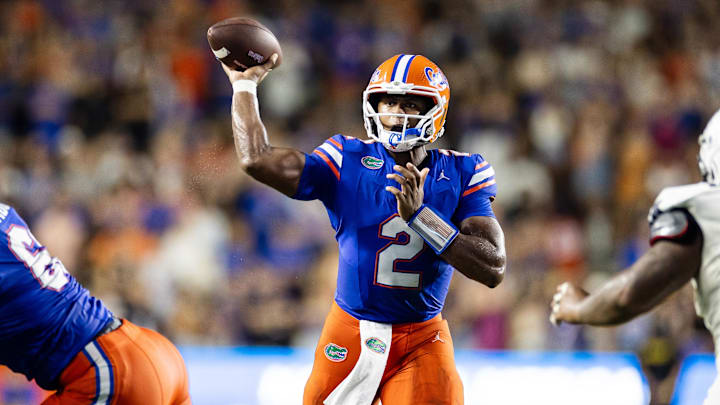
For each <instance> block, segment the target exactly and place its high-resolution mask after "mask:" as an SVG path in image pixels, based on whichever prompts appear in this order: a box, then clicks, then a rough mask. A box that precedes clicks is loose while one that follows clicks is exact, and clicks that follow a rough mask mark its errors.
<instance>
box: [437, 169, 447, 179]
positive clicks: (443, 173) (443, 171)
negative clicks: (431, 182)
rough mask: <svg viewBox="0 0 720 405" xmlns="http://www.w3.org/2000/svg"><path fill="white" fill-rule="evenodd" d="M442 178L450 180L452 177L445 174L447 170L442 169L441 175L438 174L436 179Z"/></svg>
mask: <svg viewBox="0 0 720 405" xmlns="http://www.w3.org/2000/svg"><path fill="white" fill-rule="evenodd" d="M440 180H450V177H448V176H446V175H445V170H440V176H438V178H437V180H436V181H440Z"/></svg>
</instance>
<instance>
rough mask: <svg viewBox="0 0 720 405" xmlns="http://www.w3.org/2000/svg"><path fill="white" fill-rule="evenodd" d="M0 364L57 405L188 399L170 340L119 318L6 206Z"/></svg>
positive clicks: (2, 214) (2, 209)
mask: <svg viewBox="0 0 720 405" xmlns="http://www.w3.org/2000/svg"><path fill="white" fill-rule="evenodd" d="M0 325H2V327H1V328H0V364H2V365H6V366H8V367H9V368H10V369H11V370H13V371H15V372H17V373H21V374H23V375H25V376H26V377H27V378H28V380H33V379H34V380H35V381H36V383H37V384H38V385H39V386H40V387H41V388H43V389H46V390H57V392H56V393H55V394H53V395H51V396H50V397H49V398H47V399H46V400H45V402H43V404H46V405H54V404H63V405H65V404H68V405H70V404H78V405H80V404H83V405H86V404H105V405H116V404H117V405H119V404H136V403H143V404H156V405H174V404H189V403H190V397H189V392H188V381H187V371H186V369H185V364H184V362H183V359H182V357H181V356H180V353H179V352H178V351H177V349H176V348H175V346H173V344H172V343H170V341H168V340H167V339H166V338H164V337H163V336H161V335H160V334H158V333H156V332H153V331H151V330H149V329H145V328H140V327H138V326H135V325H133V324H132V323H131V322H129V321H127V320H120V319H117V318H116V317H115V316H114V315H113V314H112V313H111V312H110V310H109V309H108V308H107V307H105V305H104V304H103V303H102V302H101V301H100V300H99V299H97V298H95V297H93V296H91V295H90V293H89V292H88V290H86V289H85V288H84V287H83V286H82V285H80V284H79V283H78V282H77V280H75V278H74V277H73V276H72V275H70V274H69V273H68V272H67V270H66V269H65V267H64V266H63V264H62V262H61V261H60V260H58V259H57V258H54V257H52V256H51V255H50V254H49V252H48V251H47V249H46V248H45V247H44V246H43V245H41V244H40V242H38V241H37V239H35V236H33V234H32V233H31V232H30V229H29V227H28V226H27V224H26V223H25V221H23V219H22V218H20V216H19V215H18V214H17V212H16V211H15V210H14V209H13V208H12V207H9V206H7V205H4V204H0Z"/></svg>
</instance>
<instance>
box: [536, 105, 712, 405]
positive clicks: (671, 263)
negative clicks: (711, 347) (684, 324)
mask: <svg viewBox="0 0 720 405" xmlns="http://www.w3.org/2000/svg"><path fill="white" fill-rule="evenodd" d="M699 142H700V153H699V155H698V165H699V167H700V173H701V174H702V177H703V181H702V182H700V183H697V184H689V185H684V186H678V187H669V188H666V189H664V190H662V191H661V192H660V194H659V195H658V197H657V199H656V200H655V204H654V205H653V207H652V208H651V209H650V214H649V215H648V221H649V222H650V245H651V247H650V249H649V250H648V251H647V252H646V253H645V254H644V255H643V256H642V257H640V258H639V259H638V260H637V261H636V262H635V264H633V265H632V266H631V267H630V268H628V269H627V270H625V271H623V272H621V273H619V274H617V275H616V276H615V277H613V278H612V279H610V280H609V281H607V282H606V283H605V284H604V285H603V286H601V287H600V288H599V289H598V290H597V291H595V292H593V293H592V294H588V293H587V292H585V291H583V290H582V289H581V288H579V287H577V286H575V285H573V284H571V283H563V284H561V285H560V286H559V287H558V288H557V292H556V294H555V295H554V296H553V299H552V303H551V310H552V313H551V315H550V320H551V321H552V322H553V323H560V322H567V323H581V324H589V325H615V324H619V323H623V322H627V321H629V320H631V319H632V318H634V317H635V316H637V315H639V314H642V313H643V312H646V311H648V310H650V309H652V308H653V307H655V306H656V305H658V304H659V303H660V302H662V301H663V300H664V299H665V298H666V297H667V296H668V295H670V294H672V293H673V292H674V291H677V290H678V289H680V288H681V287H682V286H684V285H685V284H686V283H687V282H688V281H690V282H691V283H692V285H693V287H694V288H695V291H696V294H695V308H696V310H697V313H698V315H700V316H702V317H703V318H704V320H705V325H706V326H707V328H708V329H709V330H710V332H711V333H712V335H713V340H714V342H715V347H716V348H718V347H720V345H718V343H720V342H718V339H720V187H718V186H720V111H718V112H716V113H715V115H714V116H713V117H712V118H711V119H710V122H709V123H708V124H707V127H705V130H704V132H703V134H702V135H700V138H699ZM718 381H719V380H718V379H716V380H715V383H714V384H713V385H712V387H711V388H710V392H709V393H708V397H707V399H706V400H705V404H708V405H709V404H718V403H720V382H718Z"/></svg>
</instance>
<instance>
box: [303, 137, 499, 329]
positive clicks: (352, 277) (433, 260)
mask: <svg viewBox="0 0 720 405" xmlns="http://www.w3.org/2000/svg"><path fill="white" fill-rule="evenodd" d="M426 163H427V167H428V168H429V169H430V172H429V173H428V175H427V178H426V180H425V187H424V191H425V197H424V198H425V200H424V203H425V204H426V205H428V206H430V207H432V208H433V210H434V211H435V212H436V213H438V214H440V215H441V216H443V217H444V218H446V219H447V220H450V221H452V223H453V224H455V226H458V227H459V225H460V223H461V222H462V221H463V220H464V219H465V218H468V217H472V216H491V217H494V214H493V211H492V207H491V202H492V200H493V198H494V197H495V193H496V191H497V186H496V184H495V172H494V171H493V168H492V167H491V166H490V165H489V164H488V163H487V162H486V161H485V160H484V159H483V158H482V157H481V156H480V155H470V154H467V153H458V152H454V151H448V150H443V149H435V150H429V151H428V158H427V159H426ZM394 165H395V161H394V160H393V158H392V156H391V155H390V154H389V153H388V152H387V150H386V149H385V148H384V147H383V146H382V144H379V143H375V142H373V141H365V140H359V139H356V138H352V137H347V136H342V135H335V136H333V137H332V138H330V139H328V140H327V141H326V142H325V143H323V144H322V145H320V146H319V147H318V148H317V149H315V151H313V153H312V154H308V155H306V159H305V167H304V169H303V172H302V176H301V178H300V184H299V186H298V191H297V193H296V195H295V196H294V198H297V199H300V200H311V199H320V200H321V201H322V202H323V204H324V205H325V208H326V209H327V212H328V215H329V217H330V223H331V224H332V226H333V228H334V229H335V232H336V236H335V237H336V239H337V241H338V246H339V252H340V260H339V265H338V279H337V290H336V292H335V301H336V302H337V304H338V305H339V306H340V307H341V308H342V309H344V310H345V311H347V312H348V313H350V314H351V315H353V316H354V317H356V318H358V319H364V320H370V321H375V322H383V323H404V322H421V321H424V320H427V319H430V318H432V317H434V316H435V315H437V314H438V313H439V312H440V311H441V310H442V308H443V305H444V303H445V297H446V295H447V291H448V287H449V285H450V279H451V277H452V274H453V267H452V266H450V265H449V264H448V263H446V262H445V261H444V260H442V259H441V258H440V257H439V256H438V255H437V254H435V252H434V251H433V250H432V249H431V248H430V247H429V246H428V245H427V244H426V243H425V241H424V240H423V239H422V237H420V235H418V234H417V233H416V232H415V231H413V230H412V229H410V228H409V227H408V225H407V223H406V222H405V221H404V220H403V219H402V218H401V217H400V216H399V215H398V213H397V201H396V199H395V196H394V195H392V194H391V193H390V192H388V191H386V190H385V187H386V186H389V185H392V186H395V187H398V188H399V185H398V183H397V182H395V181H394V180H391V179H387V178H386V177H385V176H386V175H387V174H389V173H394V170H393V166H394Z"/></svg>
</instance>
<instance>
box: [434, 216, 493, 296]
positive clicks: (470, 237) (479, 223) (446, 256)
mask: <svg viewBox="0 0 720 405" xmlns="http://www.w3.org/2000/svg"><path fill="white" fill-rule="evenodd" d="M440 257H442V258H443V260H445V261H446V262H448V263H449V264H450V265H452V266H453V267H454V268H455V269H457V270H458V271H459V272H460V273H462V274H464V275H465V276H467V277H468V278H470V279H472V280H475V281H477V282H480V283H483V284H485V285H486V286H488V287H490V288H495V287H497V286H498V284H500V283H501V282H502V281H503V278H504V277H505V262H506V256H505V235H504V234H503V231H502V228H500V224H499V223H498V221H497V219H495V218H492V217H470V218H466V219H464V220H463V221H462V222H461V223H460V232H459V233H458V235H457V237H455V240H454V241H453V242H452V243H451V244H450V245H449V246H448V248H447V249H445V251H444V252H442V253H441V254H440Z"/></svg>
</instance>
